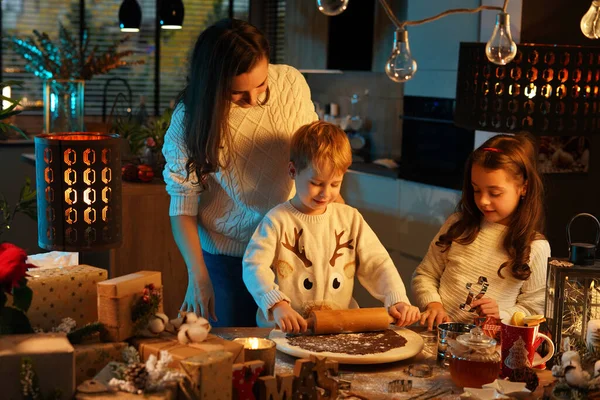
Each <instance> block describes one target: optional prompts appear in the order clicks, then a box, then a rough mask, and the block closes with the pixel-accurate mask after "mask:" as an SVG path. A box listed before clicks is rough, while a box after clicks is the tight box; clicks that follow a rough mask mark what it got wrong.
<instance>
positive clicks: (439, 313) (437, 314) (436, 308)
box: [421, 301, 450, 331]
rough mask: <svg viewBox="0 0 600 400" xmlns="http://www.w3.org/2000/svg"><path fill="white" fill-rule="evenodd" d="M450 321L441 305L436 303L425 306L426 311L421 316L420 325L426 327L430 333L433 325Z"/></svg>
mask: <svg viewBox="0 0 600 400" xmlns="http://www.w3.org/2000/svg"><path fill="white" fill-rule="evenodd" d="M448 321H450V317H449V316H448V314H447V313H446V310H444V306H443V305H442V303H438V302H436V301H434V302H431V303H429V304H427V309H426V310H425V312H424V313H423V314H421V325H427V329H428V330H430V331H432V330H433V326H434V325H439V324H441V323H442V322H448Z"/></svg>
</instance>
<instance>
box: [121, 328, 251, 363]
mask: <svg viewBox="0 0 600 400" xmlns="http://www.w3.org/2000/svg"><path fill="white" fill-rule="evenodd" d="M131 342H132V344H133V346H134V347H135V348H136V349H137V350H138V352H139V353H140V357H141V358H142V359H143V360H147V359H148V358H149V357H150V355H151V354H154V355H155V356H156V357H158V356H159V354H160V352H161V350H166V351H168V352H169V354H171V356H173V362H172V363H171V364H169V367H171V368H179V367H180V362H181V361H182V360H185V359H186V358H190V357H194V356H198V355H202V354H206V353H210V352H214V351H223V350H224V351H228V352H230V353H231V354H232V355H233V363H242V362H244V346H243V345H242V344H240V343H236V342H232V341H230V340H225V339H222V338H220V337H218V336H215V335H211V334H209V335H208V336H207V338H206V340H205V341H203V342H200V343H190V344H181V343H179V342H178V341H177V338H176V337H175V336H174V335H172V334H170V333H162V334H161V335H160V336H159V337H156V338H133V339H132V340H131Z"/></svg>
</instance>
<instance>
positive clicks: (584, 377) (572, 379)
mask: <svg viewBox="0 0 600 400" xmlns="http://www.w3.org/2000/svg"><path fill="white" fill-rule="evenodd" d="M565 380H566V381H567V383H568V384H569V386H572V387H573V386H574V387H578V388H586V387H587V386H588V385H589V381H590V374H589V373H588V372H587V371H584V370H583V369H582V368H581V365H579V363H575V362H572V363H571V365H570V366H568V367H567V368H565Z"/></svg>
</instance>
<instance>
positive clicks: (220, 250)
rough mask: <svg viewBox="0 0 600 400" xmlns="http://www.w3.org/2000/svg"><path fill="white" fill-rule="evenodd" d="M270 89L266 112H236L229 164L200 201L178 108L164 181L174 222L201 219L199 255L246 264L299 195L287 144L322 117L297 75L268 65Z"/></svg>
mask: <svg viewBox="0 0 600 400" xmlns="http://www.w3.org/2000/svg"><path fill="white" fill-rule="evenodd" d="M268 85H269V91H270V98H269V101H268V103H267V104H266V105H264V106H256V107H250V108H242V107H238V106H236V105H233V106H232V108H231V111H230V116H229V129H230V130H231V135H232V137H233V141H232V142H233V145H232V147H233V148H232V149H230V153H231V155H232V160H231V163H230V165H229V166H228V168H225V169H222V170H219V171H217V172H216V173H213V174H210V175H209V177H208V181H207V185H208V189H207V190H206V191H204V192H202V194H200V187H199V186H197V185H194V184H193V182H196V181H197V177H196V174H195V173H193V174H191V175H190V178H189V179H188V180H186V171H185V163H186V162H187V159H188V157H187V151H186V148H185V143H184V141H183V140H184V125H183V121H184V114H185V113H184V108H183V106H181V105H180V106H178V107H177V108H176V110H175V112H174V113H173V117H172V119H171V125H170V126H169V129H168V131H167V133H166V136H165V144H164V146H163V154H164V156H165V160H166V166H165V169H164V172H163V175H164V178H165V182H166V184H167V192H168V193H169V195H170V196H171V206H170V208H169V215H170V216H174V215H193V216H195V215H197V216H198V227H199V233H200V240H201V243H202V248H203V249H204V250H205V251H207V252H209V253H211V254H224V255H229V256H236V257H241V256H242V255H243V254H244V250H245V249H246V245H247V244H248V241H249V240H250V237H251V236H252V233H253V232H254V230H255V228H256V226H257V225H258V223H259V222H260V220H261V219H262V218H263V216H264V215H265V214H266V213H267V211H269V210H270V209H271V208H273V207H274V206H276V205H277V204H279V203H281V202H284V201H286V200H288V199H289V198H291V197H292V196H293V194H294V193H293V181H292V179H290V177H289V175H288V172H287V165H288V162H289V159H290V157H289V154H290V151H289V143H290V138H291V136H292V135H293V133H294V132H295V131H296V130H297V129H298V128H299V127H300V126H302V125H304V124H307V123H309V122H312V121H314V120H316V119H317V114H316V113H315V111H314V105H313V103H312V101H311V98H310V89H309V87H308V85H307V83H306V80H305V79H304V77H303V76H302V74H300V72H299V71H298V70H296V69H294V68H292V67H290V66H287V65H273V64H271V65H269V75H268Z"/></svg>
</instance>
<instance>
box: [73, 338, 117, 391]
mask: <svg viewBox="0 0 600 400" xmlns="http://www.w3.org/2000/svg"><path fill="white" fill-rule="evenodd" d="M127 346H128V344H127V343H125V342H116V343H100V342H96V343H86V344H76V345H75V346H73V347H74V348H75V383H76V384H77V385H79V384H81V383H82V382H83V381H85V380H87V379H93V378H94V377H95V376H96V374H98V373H99V372H100V371H102V369H103V368H104V367H105V366H106V364H108V363H109V362H111V361H118V362H121V361H123V355H122V352H123V349H125V348H126V347H127Z"/></svg>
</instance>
